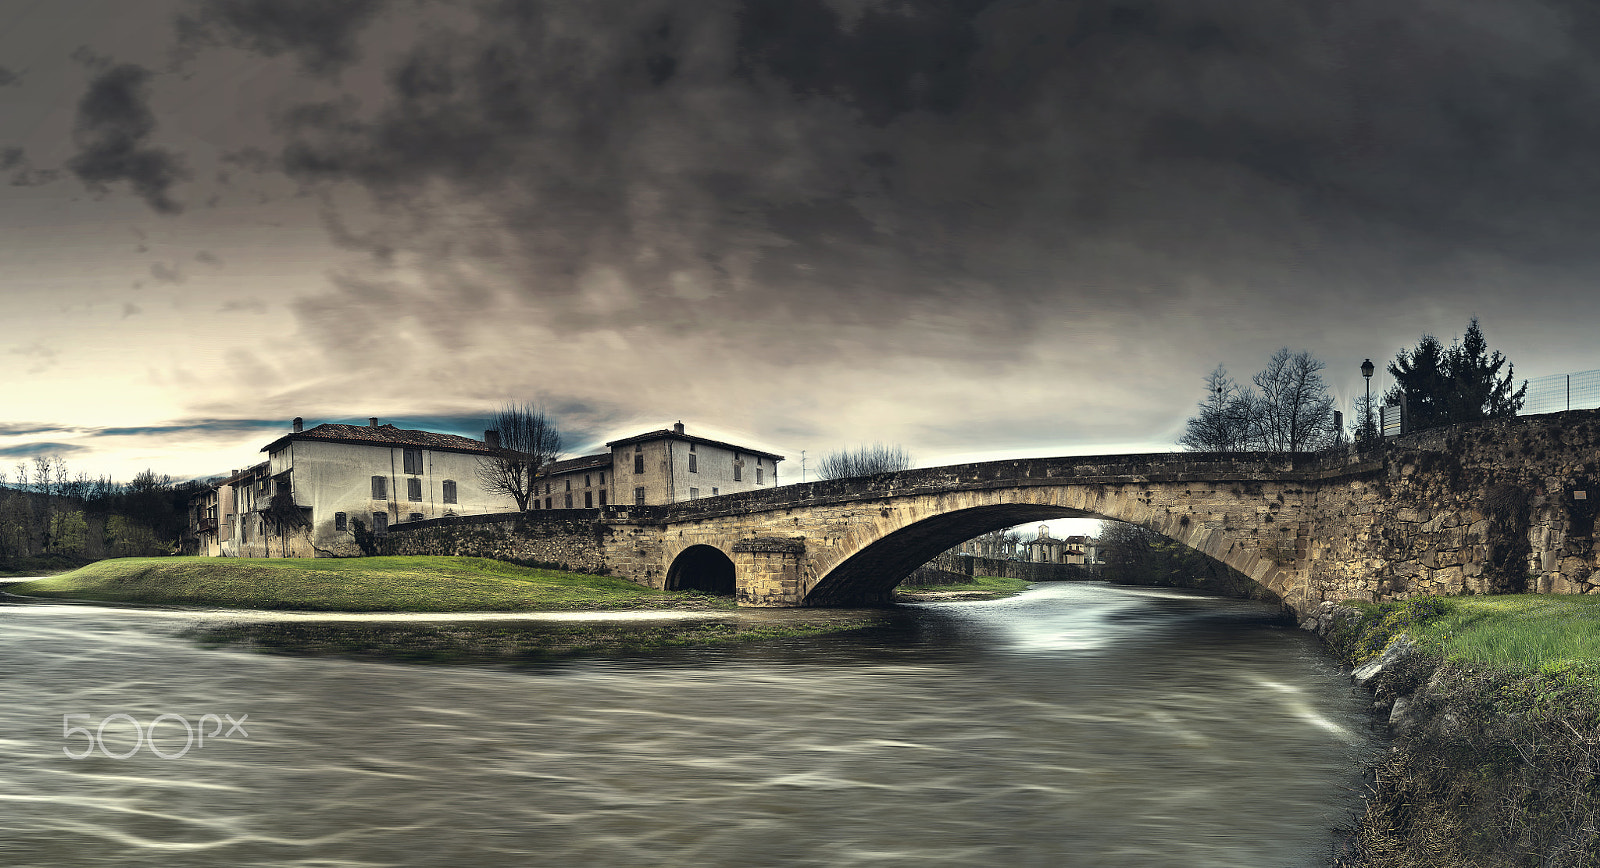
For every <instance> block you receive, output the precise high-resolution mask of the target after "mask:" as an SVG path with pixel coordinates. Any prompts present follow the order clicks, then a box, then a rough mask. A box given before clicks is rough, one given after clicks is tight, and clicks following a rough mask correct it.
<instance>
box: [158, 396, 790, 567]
mask: <svg viewBox="0 0 1600 868" xmlns="http://www.w3.org/2000/svg"><path fill="white" fill-rule="evenodd" d="M293 428H294V430H293V431H291V432H290V433H288V434H285V435H284V436H282V437H279V438H278V439H277V440H274V441H272V442H271V443H268V444H267V445H266V446H264V447H262V449H261V451H262V452H265V453H267V460H266V461H263V462H261V463H260V464H257V465H255V466H253V467H249V468H246V469H244V470H236V471H233V472H232V473H230V474H229V475H228V477H227V478H226V479H223V480H222V481H220V482H217V483H215V484H213V485H212V486H210V487H209V488H208V489H207V490H206V491H204V492H202V493H201V494H200V495H199V496H197V497H195V498H194V499H193V500H192V501H191V502H190V529H191V530H192V531H193V533H194V535H195V537H196V538H197V540H198V541H199V553H200V554H202V555H209V556H212V557H333V556H346V555H356V554H359V553H360V548H359V546H358V545H357V543H356V528H357V524H356V523H357V522H358V521H359V522H360V524H361V525H362V526H364V527H365V528H366V529H367V530H368V531H371V532H374V533H379V534H381V533H385V532H387V531H388V529H389V528H390V527H391V526H394V525H396V524H401V523H404V522H409V521H421V520H423V519H428V518H438V517H442V516H448V515H480V514H484V513H497V512H515V511H516V508H517V507H516V502H515V501H514V500H512V499H511V498H510V497H508V496H505V495H501V494H493V493H490V492H487V491H485V490H484V488H483V484H482V483H481V482H480V481H479V479H478V467H479V465H480V464H481V463H482V461H483V459H484V458H486V457H488V456H490V455H492V454H494V448H493V447H491V446H490V445H489V443H488V442H487V441H492V440H494V439H495V438H494V437H493V436H492V435H493V432H485V440H473V439H472V438H470V437H458V436H456V435H454V434H436V433H434V432H431V431H413V430H409V429H404V428H396V427H395V426H393V425H379V424H378V420H377V419H372V420H370V421H369V422H368V424H367V425H364V426H363V425H340V424H324V425H318V426H316V427H315V428H310V429H304V430H303V423H302V421H301V420H300V419H298V418H296V419H295V420H294V425H293ZM606 447H607V450H608V451H606V452H601V453H597V454H594V455H585V456H582V457H579V458H571V459H567V460H565V461H558V462H555V463H554V464H551V465H548V466H547V467H546V468H545V470H544V471H543V473H541V475H540V476H539V477H538V479H537V484H536V485H535V491H534V496H533V497H531V498H530V499H529V501H528V508H529V509H530V510H532V509H538V510H551V509H557V510H559V509H595V508H599V507H603V506H609V505H618V506H621V505H642V506H654V505H658V504H666V503H677V502H680V501H685V500H694V499H697V498H702V497H715V496H717V495H721V494H732V493H734V492H739V491H754V490H758V489H763V488H771V487H773V486H775V485H777V482H778V462H780V461H782V460H783V456H781V455H774V454H772V453H770V452H763V451H760V450H757V449H750V448H748V447H744V446H737V445H734V444H731V443H723V442H720V441H717V440H710V439H707V438H704V437H696V436H693V435H690V434H686V433H684V430H683V423H682V422H679V423H677V424H676V425H674V426H673V427H672V428H671V429H670V430H666V429H663V430H660V431H650V432H647V433H645V434H640V435H637V436H635V437H627V438H624V439H622V440H613V441H612V442H610V443H607V444H606Z"/></svg>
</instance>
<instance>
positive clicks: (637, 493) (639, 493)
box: [633, 485, 644, 506]
mask: <svg viewBox="0 0 1600 868" xmlns="http://www.w3.org/2000/svg"><path fill="white" fill-rule="evenodd" d="M633 505H634V506H644V486H642V485H641V486H639V487H638V488H635V489H634V490H633Z"/></svg>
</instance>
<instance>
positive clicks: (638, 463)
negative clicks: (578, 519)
mask: <svg viewBox="0 0 1600 868" xmlns="http://www.w3.org/2000/svg"><path fill="white" fill-rule="evenodd" d="M606 449H607V450H608V451H606V452H600V453H596V454H594V455H585V456H582V457H579V458H570V459H567V460H566V461H558V462H556V463H554V464H551V465H549V466H548V467H546V468H545V470H544V472H543V473H542V474H541V476H540V478H539V480H538V484H537V490H536V491H535V497H534V498H533V499H532V500H530V501H529V503H528V508H529V509H590V508H597V507H602V506H608V505H611V504H631V505H636V506H655V505H659V504H666V503H678V502H681V501H685V500H698V499H699V498H702V497H716V496H718V495H722V494H734V493H736V492H740V491H757V490H760V489H765V488H772V487H773V486H776V485H777V484H778V462H780V461H782V460H783V456H782V455H774V454H773V453H771V452H762V451H760V450H758V449H751V448H749V447H746V446H738V445H735V444H732V443H724V442H722V441H719V440H711V439H708V438H705V437H697V436H695V435H692V434H687V433H685V432H684V430H683V423H682V422H679V423H677V424H675V425H673V426H672V428H670V429H662V430H659V431H650V432H647V433H644V434H639V435H637V436H634V437H626V438H623V439H621V440H613V441H611V442H609V443H607V444H606Z"/></svg>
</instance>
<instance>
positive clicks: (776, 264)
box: [255, 0, 1600, 358]
mask: <svg viewBox="0 0 1600 868" xmlns="http://www.w3.org/2000/svg"><path fill="white" fill-rule="evenodd" d="M468 8H470V9H472V10H474V11H475V13H476V15H477V21H476V25H475V26H460V27H447V26H440V27H437V28H427V32H428V37H427V39H426V40H425V41H423V42H419V43H417V44H415V45H411V46H403V47H401V48H400V49H399V50H398V51H397V53H396V54H395V55H394V56H393V57H391V58H388V59H386V60H385V63H386V65H387V70H388V73H387V94H386V97H385V99H384V100H382V101H381V102H380V103H378V104H376V105H366V106H363V105H361V104H358V103H357V102H355V101H354V100H353V99H346V100H342V101H339V100H336V101H321V102H315V103H307V104H304V105H300V106H297V107H293V108H291V109H289V110H287V111H285V112H284V113H283V115H282V116H281V118H280V122H281V130H282V132H283V133H284V135H285V136H286V138H287V143H286V145H285V147H284V148H283V149H282V150H281V152H280V153H279V154H277V155H276V156H275V157H274V159H273V160H272V161H271V162H276V163H277V164H279V165H281V166H282V167H283V168H284V169H285V170H286V171H288V172H289V173H290V174H291V175H293V176H294V177H295V178H297V179H299V180H301V181H303V182H306V183H308V184H311V185H319V184H323V183H328V184H333V183H337V182H355V183H357V184H360V185H362V186H363V187H364V188H365V189H366V190H368V191H369V192H370V193H371V194H372V195H373V197H374V200H375V201H376V202H377V203H378V204H379V207H380V209H381V212H382V218H381V219H379V220H378V221H376V222H371V223H367V224H364V225H363V226H362V228H361V229H360V230H359V231H358V230H356V229H354V228H352V226H353V225H354V223H353V222H351V220H350V219H347V216H346V215H345V214H343V213H341V212H338V211H332V212H331V213H330V216H329V217H328V219H327V221H326V223H327V226H328V228H329V230H330V233H331V234H332V236H333V237H334V238H335V240H336V241H338V242H339V243H340V244H342V245H344V246H347V247H351V248H354V249H361V250H367V251H369V252H372V253H373V254H374V256H375V258H377V259H378V260H379V261H380V262H382V263H384V264H389V263H393V262H394V261H395V257H396V256H397V255H402V254H411V255H414V256H415V257H416V258H417V260H418V261H419V262H421V263H423V265H424V267H428V268H436V269H439V270H441V271H443V270H446V269H448V268H449V267H450V266H449V263H451V262H453V261H460V260H466V259H475V260H477V261H486V260H490V261H494V262H495V264H496V267H500V268H504V269H508V270H510V271H511V272H513V273H516V274H518V275H520V279H519V280H518V284H519V285H520V287H521V289H520V291H521V292H523V293H524V294H525V295H526V296H527V299H528V302H529V303H530V304H531V305H534V306H536V307H537V309H538V310H539V311H540V313H541V316H542V317H544V318H545V320H546V321H547V322H550V323H552V324H554V325H555V326H556V327H559V328H562V329H571V330H577V331H589V330H595V329H601V328H611V329H616V328H628V327H632V326H641V327H643V326H648V327H650V328H653V329H659V330H661V331H662V332H664V333H668V334H689V333H694V332H696V331H715V330H717V329H719V328H721V329H725V330H726V329H727V327H728V326H729V325H734V326H737V325H738V324H741V323H750V324H754V323H757V322H767V321H771V320H773V319H775V318H786V319H788V320H790V321H794V322H798V323H800V324H801V325H802V326H805V325H807V324H810V325H812V326H815V328H805V327H802V328H797V329H792V330H788V331H787V332H786V333H785V334H784V335H778V336H771V335H769V336H767V338H766V342H765V343H764V344H763V347H764V348H766V349H767V350H768V351H770V352H782V351H785V350H784V348H783V347H782V346H781V345H783V344H785V343H786V342H788V343H791V345H790V346H789V347H788V348H787V351H788V352H793V353H797V354H798V353H802V352H804V353H817V352H822V353H826V352H828V351H829V350H830V349H831V347H830V342H832V341H835V340H841V339H843V340H842V343H841V344H840V346H839V349H841V350H842V349H843V348H844V347H843V344H844V343H849V342H850V341H853V340H854V339H855V336H854V335H850V336H848V338H844V336H843V335H842V334H841V333H840V332H838V331H837V330H836V329H835V328H834V327H835V326H838V325H841V324H851V325H864V326H871V327H875V328H877V329H879V330H880V334H881V338H880V340H882V341H883V342H885V343H886V344H892V345H893V346H892V347H891V348H892V349H895V350H899V351H907V352H913V353H917V352H930V353H936V352H939V350H938V349H936V347H937V346H938V345H939V344H938V343H936V342H930V341H929V340H928V338H929V337H930V335H928V334H926V333H924V334H921V335H919V334H917V330H916V328H915V327H914V326H913V325H911V324H910V323H915V322H917V321H926V320H930V319H933V320H942V321H950V322H952V323H959V327H956V326H952V329H951V330H952V331H953V332H954V333H956V334H958V336H959V337H960V339H961V340H962V342H963V343H964V344H965V345H966V346H964V351H968V350H970V352H972V353H973V354H975V355H974V357H975V358H982V357H983V355H984V353H985V352H987V350H986V349H985V348H986V347H991V346H993V342H994V341H996V340H1001V339H1004V340H1007V341H1011V342H1013V343H1015V342H1019V341H1020V342H1026V341H1028V340H1034V339H1039V338H1041V337H1042V334H1041V332H1040V330H1041V328H1043V327H1044V326H1045V325H1046V324H1047V323H1046V322H1045V321H1042V320H1041V318H1040V316H1039V310H1040V309H1041V307H1040V306H1041V305H1045V306H1049V305H1076V306H1078V307H1079V311H1080V313H1079V315H1080V316H1085V317H1090V318H1097V317H1102V316H1105V315H1107V314H1109V313H1114V312H1127V313H1130V314H1136V315H1151V316H1164V315H1167V313H1168V312H1170V311H1171V310H1173V309H1174V308H1175V307H1176V308H1181V307H1184V306H1192V305H1198V304H1206V305H1221V304H1225V305H1230V306H1236V305H1239V304H1241V303H1248V302H1249V300H1251V299H1258V300H1259V302H1260V303H1261V304H1264V305H1269V306H1273V308H1272V309H1271V310H1265V311H1263V313H1264V314H1272V313H1282V312H1283V309H1284V308H1287V307H1289V306H1292V305H1294V304H1296V303H1298V302H1297V301H1296V300H1294V299H1291V298H1290V297H1289V296H1287V295H1285V293H1284V292H1283V288H1284V286H1285V285H1286V284H1298V283H1302V282H1304V281H1306V280H1308V279H1309V280H1312V281H1314V282H1315V283H1316V284H1318V285H1319V286H1321V287H1325V288H1327V289H1328V290H1329V291H1328V292H1324V293H1318V294H1317V298H1318V299H1319V300H1318V301H1317V302H1316V303H1317V304H1325V305H1328V308H1329V309H1330V310H1337V309H1340V306H1341V305H1342V304H1343V302H1342V300H1341V299H1342V293H1345V292H1351V291H1360V292H1384V291H1387V290H1392V286H1391V287H1383V286H1374V285H1373V284H1374V277H1375V275H1374V273H1373V271H1374V269H1376V270H1377V271H1378V273H1377V275H1376V277H1377V279H1378V280H1381V281H1388V282H1391V283H1400V284H1405V283H1409V282H1412V281H1416V280H1419V279H1421V278H1423V277H1425V276H1426V275H1427V274H1428V272H1429V269H1431V268H1433V267H1434V266H1435V265H1436V264H1437V263H1438V262H1439V261H1441V260H1444V259H1447V258H1449V257H1452V256H1456V255H1458V254H1459V253H1460V252H1461V251H1463V250H1475V251H1478V252H1486V253H1489V254H1492V255H1497V256H1504V257H1509V258H1512V259H1516V260H1523V261H1531V260H1541V259H1543V260H1548V259H1550V258H1552V257H1555V258H1560V259H1563V260H1572V259H1577V260H1581V261H1585V262H1589V261H1592V260H1593V257H1594V253H1593V252H1592V244H1591V243H1590V239H1591V238H1592V237H1593V235H1594V231H1595V230H1597V229H1600V225H1597V224H1600V209H1596V208H1595V207H1594V206H1593V203H1594V202H1595V201H1600V200H1597V198H1596V195H1595V194H1597V193H1600V169H1597V168H1595V167H1594V166H1593V165H1592V161H1591V160H1590V159H1589V157H1588V155H1589V154H1590V153H1592V152H1593V150H1594V147H1595V146H1597V145H1600V117H1597V116H1595V115H1594V113H1593V112H1592V111H1590V110H1589V107H1590V106H1591V105H1592V104H1593V103H1594V102H1595V100H1596V98H1597V97H1600V65H1597V62H1596V61H1597V55H1596V50H1595V48H1594V43H1593V42H1592V41H1591V40H1586V39H1584V38H1583V36H1582V34H1584V33H1588V32H1592V30H1593V28H1594V26H1595V24H1596V23H1597V12H1596V11H1594V10H1591V9H1589V8H1588V7H1587V6H1580V5H1577V4H1570V5H1538V6H1531V5H1529V4H1523V3H1514V2H1509V0H1507V2H1494V0H1488V2H1485V3H1482V4H1476V5H1475V6H1474V7H1473V10H1472V11H1471V12H1470V13H1457V12H1446V11H1443V10H1442V9H1441V8H1436V7H1425V6H1424V7H1406V8H1405V9H1396V8H1395V7H1393V6H1392V4H1385V3H1379V2H1377V0H1358V2H1340V3H1333V2H1320V3H1312V4H1299V5H1293V6H1285V5H1283V4H1278V3H1271V2H1266V0H1256V2H1245V3H1221V2H1208V3H1189V2H1182V3H1180V2H1156V0H1127V2H1109V0H1107V2H1081V3H1070V4H1069V3H1028V4H1003V3H987V2H978V0H970V2H962V0H925V2H902V3H876V2H868V0H860V2H854V3H846V2H823V0H785V2H773V0H750V2H745V3H739V4H722V5H717V4H696V5H693V6H685V5H682V4H670V3H665V2H649V0H640V2H633V3H628V4H605V5H604V6H603V7H602V6H599V5H595V4H542V3H531V2H518V3H512V2H482V3H477V4H469V7H468ZM363 20H364V19H363ZM255 162H256V163H257V164H260V165H265V164H266V163H267V162H269V161H267V160H266V159H265V158H264V157H262V156H261V155H256V158H255ZM464 212H471V213H472V214H474V216H475V220H474V222H472V223H471V224H470V225H463V224H461V223H456V222H452V221H451V220H450V219H448V218H447V217H446V216H445V215H448V214H452V213H464ZM1402 248H1403V249H1405V250H1406V251H1407V252H1406V253H1405V254H1404V255H1401V256H1397V255H1396V254H1395V250H1396V249H1402ZM445 283H447V281H443V280H441V281H439V282H438V283H437V284H435V285H430V286H429V287H428V288H427V289H426V290H425V292H426V293H427V294H435V293H438V292H446V293H449V292H451V290H449V289H447V288H441V287H442V285H443V284H445ZM366 284H367V281H365V280H358V279H352V280H346V281H344V282H343V283H342V284H340V285H338V286H335V287H334V288H333V291H332V292H331V293H329V294H326V295H322V296H319V297H318V298H316V299H314V300H310V301H308V302H307V303H306V304H305V305H302V306H301V307H300V311H301V313H302V316H303V317H306V318H311V319H318V320H320V319H328V318H333V317H335V316H336V313H335V311H345V310H353V309H355V308H358V307H359V306H361V305H364V304H367V303H368V301H369V300H368V299H367V298H366V296H367V294H368V292H369V290H370V287H369V286H366ZM1353 287H1355V288H1359V289H1352V288H1353ZM405 296H407V291H405V290H399V289H394V288H392V287H391V289H390V290H389V291H388V297H389V298H390V299H391V300H394V301H399V300H400V299H401V298H402V297H405ZM407 300H408V301H415V302H417V303H419V304H427V303H428V302H427V300H426V299H424V298H421V297H420V296H419V297H417V298H408V299H407ZM440 307H441V309H442V308H444V307H446V306H445V305H440ZM471 312H472V306H471V305H468V306H465V307H464V308H463V313H462V316H470V315H471ZM1050 324H1051V325H1053V324H1054V323H1050ZM378 327H380V328H382V325H381V324H378ZM730 331H733V330H730ZM330 339H333V338H332V335H331V333H330Z"/></svg>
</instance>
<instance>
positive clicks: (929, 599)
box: [894, 576, 1032, 603]
mask: <svg viewBox="0 0 1600 868" xmlns="http://www.w3.org/2000/svg"><path fill="white" fill-rule="evenodd" d="M1030 584H1032V583H1031V582H1028V581H1026V580H1024V579H1008V578H1004V577H1002V576H973V577H972V581H970V582H954V583H945V584H938V585H916V584H905V585H900V586H899V587H897V588H895V590H894V598H895V600H896V601H898V602H902V603H944V602H952V601H962V600H974V601H976V600H1000V599H1004V598H1006V597H1013V596H1016V595H1017V594H1020V593H1022V592H1023V591H1026V590H1027V589H1028V587H1029V585H1030Z"/></svg>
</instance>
